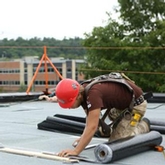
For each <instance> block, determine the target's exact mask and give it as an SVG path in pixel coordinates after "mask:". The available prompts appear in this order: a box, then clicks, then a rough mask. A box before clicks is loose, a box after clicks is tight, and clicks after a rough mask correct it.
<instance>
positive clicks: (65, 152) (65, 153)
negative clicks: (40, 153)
mask: <svg viewBox="0 0 165 165" xmlns="http://www.w3.org/2000/svg"><path fill="white" fill-rule="evenodd" d="M78 154H79V153H77V152H76V151H75V150H71V149H66V150H63V151H61V152H60V153H58V154H57V155H58V156H61V157H67V156H70V155H78Z"/></svg>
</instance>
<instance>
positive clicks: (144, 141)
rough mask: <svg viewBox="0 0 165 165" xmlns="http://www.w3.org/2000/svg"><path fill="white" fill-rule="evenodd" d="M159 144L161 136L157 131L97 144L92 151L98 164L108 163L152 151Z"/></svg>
mask: <svg viewBox="0 0 165 165" xmlns="http://www.w3.org/2000/svg"><path fill="white" fill-rule="evenodd" d="M161 142H162V136H161V134H160V133H159V132H157V131H151V132H149V133H146V134H140V135H136V136H134V137H132V138H126V139H121V140H116V141H113V142H109V143H103V144H99V145H98V146H96V147H95V149H94V155H95V157H96V159H97V161H98V162H101V163H110V162H112V161H115V160H119V159H122V158H125V157H128V156H132V155H135V154H138V153H141V152H144V151H147V150H151V149H153V150H154V149H155V146H157V145H160V144H161Z"/></svg>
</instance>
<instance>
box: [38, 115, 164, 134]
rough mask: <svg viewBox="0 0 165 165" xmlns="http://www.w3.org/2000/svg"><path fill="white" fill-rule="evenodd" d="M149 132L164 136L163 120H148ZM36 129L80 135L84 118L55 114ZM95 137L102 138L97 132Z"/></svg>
mask: <svg viewBox="0 0 165 165" xmlns="http://www.w3.org/2000/svg"><path fill="white" fill-rule="evenodd" d="M149 120H150V130H151V131H158V132H159V133H161V134H165V121H164V120H163V119H149ZM37 126H38V129H42V130H47V131H54V132H62V133H71V134H82V133H83V130H84V128H85V117H76V116H69V115H62V114H56V115H54V116H53V117H51V116H48V117H47V118H46V120H44V121H43V122H41V123H39V124H38V125H37ZM94 136H95V137H102V136H101V134H100V133H99V132H98V131H97V132H96V133H95V135H94Z"/></svg>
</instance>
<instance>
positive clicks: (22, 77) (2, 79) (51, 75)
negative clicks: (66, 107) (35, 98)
mask: <svg viewBox="0 0 165 165" xmlns="http://www.w3.org/2000/svg"><path fill="white" fill-rule="evenodd" d="M50 60H51V62H52V63H53V65H54V66H55V67H56V69H57V70H58V71H59V73H60V74H61V76H62V77H63V78H71V79H75V80H77V81H79V82H81V81H83V80H84V75H83V74H81V73H79V72H78V68H79V66H80V65H81V64H83V63H84V60H69V59H64V58H50ZM39 63H40V60H39V59H38V57H25V58H23V59H18V60H14V61H0V91H3V92H4V91H5V92H16V91H19V90H20V89H21V88H25V91H26V89H27V87H28V86H29V84H30V83H31V81H32V78H33V75H34V74H35V72H36V69H37V67H38V65H39ZM44 64H45V62H44V61H43V63H42V65H41V67H40V68H39V70H38V73H37V76H36V78H35V80H34V82H33V86H32V89H31V91H35V92H40V91H43V90H45V79H46V78H45V76H46V75H45V69H44V68H45V67H44ZM47 71H48V74H47V76H48V88H55V86H56V85H57V83H58V82H59V81H60V78H59V76H58V75H57V73H56V72H55V70H54V69H53V68H52V66H51V65H50V64H49V62H47Z"/></svg>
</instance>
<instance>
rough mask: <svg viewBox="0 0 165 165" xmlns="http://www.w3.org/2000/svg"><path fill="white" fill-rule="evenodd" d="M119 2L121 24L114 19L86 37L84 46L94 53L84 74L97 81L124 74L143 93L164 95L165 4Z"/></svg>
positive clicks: (134, 0)
mask: <svg viewBox="0 0 165 165" xmlns="http://www.w3.org/2000/svg"><path fill="white" fill-rule="evenodd" d="M118 2H119V6H118V8H116V11H117V12H119V13H120V21H118V22H117V21H114V20H112V19H111V18H110V19H109V21H108V24H107V25H106V26H105V27H97V28H94V29H93V32H92V33H91V34H86V38H85V40H84V43H83V44H84V46H86V47H91V49H88V51H87V55H86V59H87V62H88V63H89V65H88V66H85V67H86V71H84V73H86V75H87V77H93V76H97V75H98V74H104V73H107V72H110V71H114V70H115V71H122V72H125V73H127V75H128V76H129V77H131V78H132V79H133V80H135V82H136V83H137V84H139V85H140V86H141V87H142V88H143V90H145V91H148V90H152V91H157V92H164V91H165V85H164V84H165V74H164V72H165V51H164V46H165V40H164V38H165V32H164V29H165V21H164V18H165V2H164V1H162V0H118ZM109 16H110V15H109ZM92 47H93V49H92ZM94 47H97V49H94ZM99 47H100V49H99ZM82 69H84V68H82ZM96 71H97V72H96ZM98 71H101V72H98Z"/></svg>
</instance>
